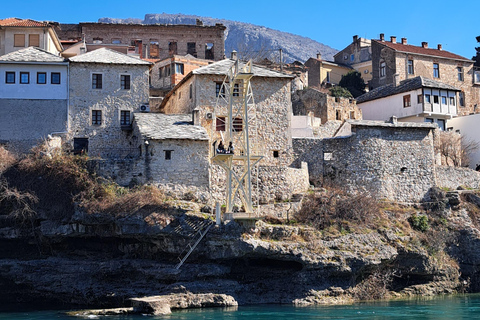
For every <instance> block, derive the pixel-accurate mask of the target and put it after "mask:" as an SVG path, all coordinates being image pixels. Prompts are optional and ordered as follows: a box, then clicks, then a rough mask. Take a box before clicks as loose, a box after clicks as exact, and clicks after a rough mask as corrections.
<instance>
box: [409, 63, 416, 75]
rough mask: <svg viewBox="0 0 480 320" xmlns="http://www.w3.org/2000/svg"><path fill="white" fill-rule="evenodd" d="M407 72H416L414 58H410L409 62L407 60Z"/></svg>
mask: <svg viewBox="0 0 480 320" xmlns="http://www.w3.org/2000/svg"><path fill="white" fill-rule="evenodd" d="M407 73H408V74H415V68H414V66H413V60H408V62H407Z"/></svg>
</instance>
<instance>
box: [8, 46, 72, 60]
mask: <svg viewBox="0 0 480 320" xmlns="http://www.w3.org/2000/svg"><path fill="white" fill-rule="evenodd" d="M65 61H66V60H65V59H64V58H62V57H59V56H56V55H54V54H53V53H50V52H48V51H45V50H43V49H40V48H36V47H28V48H25V49H20V50H17V51H13V52H10V53H7V54H5V55H3V56H0V62H65Z"/></svg>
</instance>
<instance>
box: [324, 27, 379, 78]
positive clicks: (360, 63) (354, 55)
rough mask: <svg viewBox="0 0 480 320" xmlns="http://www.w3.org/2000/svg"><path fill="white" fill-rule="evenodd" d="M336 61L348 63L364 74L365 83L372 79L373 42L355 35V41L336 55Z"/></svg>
mask: <svg viewBox="0 0 480 320" xmlns="http://www.w3.org/2000/svg"><path fill="white" fill-rule="evenodd" d="M333 57H334V59H335V62H336V63H341V64H345V65H348V66H350V67H352V68H354V69H355V70H357V71H358V72H360V74H361V75H362V78H363V81H365V84H368V82H369V81H370V80H372V42H371V40H369V39H365V38H361V37H360V38H359V37H358V36H357V35H355V36H353V42H352V43H351V44H349V45H348V46H347V47H346V48H345V49H343V50H341V51H339V52H337V54H335V55H334V56H333Z"/></svg>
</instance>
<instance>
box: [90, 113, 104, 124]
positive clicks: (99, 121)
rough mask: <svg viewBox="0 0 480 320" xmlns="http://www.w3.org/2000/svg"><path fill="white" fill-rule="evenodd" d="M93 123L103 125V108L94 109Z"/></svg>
mask: <svg viewBox="0 0 480 320" xmlns="http://www.w3.org/2000/svg"><path fill="white" fill-rule="evenodd" d="M91 124H92V126H101V125H102V110H98V109H95V110H92V116H91Z"/></svg>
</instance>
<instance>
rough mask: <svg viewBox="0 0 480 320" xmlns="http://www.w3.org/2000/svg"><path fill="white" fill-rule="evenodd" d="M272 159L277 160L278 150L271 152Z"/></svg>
mask: <svg viewBox="0 0 480 320" xmlns="http://www.w3.org/2000/svg"><path fill="white" fill-rule="evenodd" d="M273 157H274V158H278V150H273Z"/></svg>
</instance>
